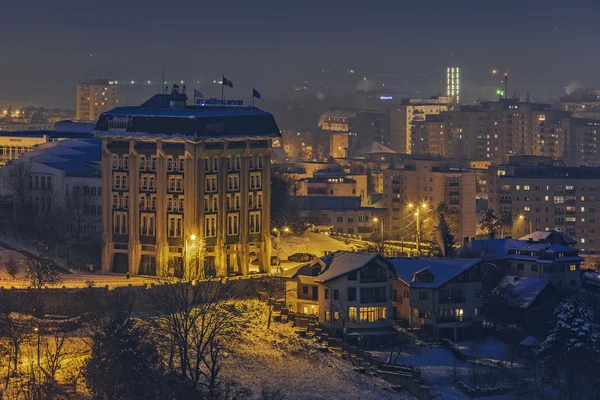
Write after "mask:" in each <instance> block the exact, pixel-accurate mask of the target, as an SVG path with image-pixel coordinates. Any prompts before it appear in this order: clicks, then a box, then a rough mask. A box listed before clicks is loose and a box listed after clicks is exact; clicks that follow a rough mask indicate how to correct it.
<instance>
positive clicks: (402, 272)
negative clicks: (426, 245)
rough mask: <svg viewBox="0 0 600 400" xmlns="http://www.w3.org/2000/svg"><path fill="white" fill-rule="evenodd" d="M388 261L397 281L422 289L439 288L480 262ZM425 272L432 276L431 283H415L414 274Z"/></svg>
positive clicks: (457, 260) (463, 260)
mask: <svg viewBox="0 0 600 400" xmlns="http://www.w3.org/2000/svg"><path fill="white" fill-rule="evenodd" d="M388 260H389V261H390V262H391V263H392V264H393V265H394V268H395V269H396V274H398V278H399V279H401V280H402V281H404V282H405V283H406V284H407V285H409V286H410V287H422V288H437V287H440V286H441V285H443V284H444V283H446V282H448V281H449V280H451V279H453V278H455V277H456V276H458V275H459V274H461V273H462V272H464V271H466V270H468V269H469V268H471V267H473V266H475V265H477V264H478V263H479V262H480V261H481V259H480V258H453V259H442V258H390V259H388ZM425 271H427V272H429V273H431V274H432V275H433V281H431V282H416V281H415V274H417V273H419V272H425Z"/></svg>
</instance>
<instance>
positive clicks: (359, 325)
mask: <svg viewBox="0 0 600 400" xmlns="http://www.w3.org/2000/svg"><path fill="white" fill-rule="evenodd" d="M282 277H283V278H284V279H285V280H286V289H287V290H286V293H287V298H286V305H287V307H288V308H289V309H290V311H293V312H296V313H301V314H314V315H317V316H318V321H319V325H320V326H321V327H323V328H324V329H328V330H330V331H331V332H334V333H335V334H338V335H340V336H341V335H344V336H345V337H346V338H347V339H348V340H349V341H352V338H354V339H355V340H356V341H358V340H360V339H362V340H364V342H370V343H371V344H372V343H374V341H375V339H374V338H373V337H383V336H385V335H386V334H387V333H389V332H390V329H389V328H390V325H391V323H392V315H391V310H392V293H393V284H394V281H395V280H396V278H397V276H396V272H395V269H394V266H393V265H392V264H391V263H390V262H389V261H388V260H387V259H385V258H384V257H382V256H379V255H377V254H371V253H357V252H345V251H338V252H335V253H332V254H330V255H328V256H325V257H322V258H320V259H315V260H312V261H311V262H309V263H307V264H304V265H300V266H298V267H295V268H292V269H290V270H287V271H284V272H283V273H282ZM366 345H367V346H368V344H366Z"/></svg>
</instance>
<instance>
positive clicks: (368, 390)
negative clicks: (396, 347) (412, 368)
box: [223, 301, 413, 400]
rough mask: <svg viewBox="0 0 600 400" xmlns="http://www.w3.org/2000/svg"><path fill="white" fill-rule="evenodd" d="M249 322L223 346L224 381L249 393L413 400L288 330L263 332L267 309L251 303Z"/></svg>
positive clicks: (278, 327) (280, 326) (279, 327)
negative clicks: (239, 334)
mask: <svg viewBox="0 0 600 400" xmlns="http://www.w3.org/2000/svg"><path fill="white" fill-rule="evenodd" d="M250 304H251V305H252V308H253V309H254V311H252V310H249V313H248V314H250V315H249V316H250V318H249V322H248V323H246V324H244V325H243V326H241V327H240V329H242V334H241V337H240V338H237V339H235V340H233V341H232V342H230V343H228V344H227V345H226V347H227V349H228V350H227V353H226V359H225V360H224V363H223V376H224V377H226V378H227V379H230V380H233V381H235V382H236V383H238V384H239V385H241V386H243V387H247V388H250V389H251V390H252V392H253V394H254V396H253V398H257V397H258V396H257V395H259V394H260V392H261V389H263V388H267V389H269V390H275V389H280V390H281V391H282V392H283V394H284V395H285V398H288V399H298V400H303V399H307V400H308V399H373V400H374V399H383V400H386V399H412V398H413V397H412V396H411V395H409V394H407V393H406V392H402V393H397V392H395V391H393V390H392V389H391V385H390V384H389V383H387V382H385V381H384V380H382V379H380V378H377V377H375V376H372V375H370V374H359V373H357V372H355V371H354V370H353V369H352V365H351V364H350V363H349V362H347V361H344V360H342V359H341V358H340V357H339V356H337V355H334V354H331V353H323V352H320V351H319V350H317V344H316V343H315V342H313V341H312V340H308V339H303V338H299V337H298V336H297V334H295V333H294V329H293V328H292V327H291V325H288V324H281V323H277V322H274V323H273V324H272V325H271V330H267V329H266V314H265V309H266V306H265V305H264V303H260V302H258V301H256V302H250Z"/></svg>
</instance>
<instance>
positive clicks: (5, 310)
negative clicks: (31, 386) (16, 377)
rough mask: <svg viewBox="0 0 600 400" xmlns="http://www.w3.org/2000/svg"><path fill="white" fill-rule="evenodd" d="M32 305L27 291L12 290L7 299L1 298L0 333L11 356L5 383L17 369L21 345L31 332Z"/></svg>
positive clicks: (30, 295) (30, 296)
mask: <svg viewBox="0 0 600 400" xmlns="http://www.w3.org/2000/svg"><path fill="white" fill-rule="evenodd" d="M32 305H33V301H32V294H31V293H30V292H29V291H24V290H18V291H14V293H12V295H11V296H10V298H9V299H6V298H5V299H2V305H1V307H0V333H1V336H3V337H5V338H6V340H7V345H8V346H7V347H8V349H9V354H10V358H11V363H10V364H9V371H8V377H7V382H6V385H7V386H8V381H9V379H10V374H11V367H12V371H17V370H18V367H19V360H20V357H21V347H22V345H23V343H24V342H25V341H26V340H27V339H28V338H29V337H30V336H31V334H32V332H33V322H32V318H31V316H30V315H28V314H29V313H30V312H31V307H32Z"/></svg>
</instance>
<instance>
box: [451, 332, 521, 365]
mask: <svg viewBox="0 0 600 400" xmlns="http://www.w3.org/2000/svg"><path fill="white" fill-rule="evenodd" d="M455 345H456V347H457V348H458V349H459V350H460V352H461V353H463V354H466V355H470V356H474V357H477V358H484V359H487V360H490V361H505V362H509V363H510V362H517V361H519V360H518V351H517V349H516V348H515V347H513V346H511V345H509V344H506V343H504V342H502V341H500V340H498V339H496V338H494V337H487V338H485V339H481V340H469V341H465V342H458V343H455Z"/></svg>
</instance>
